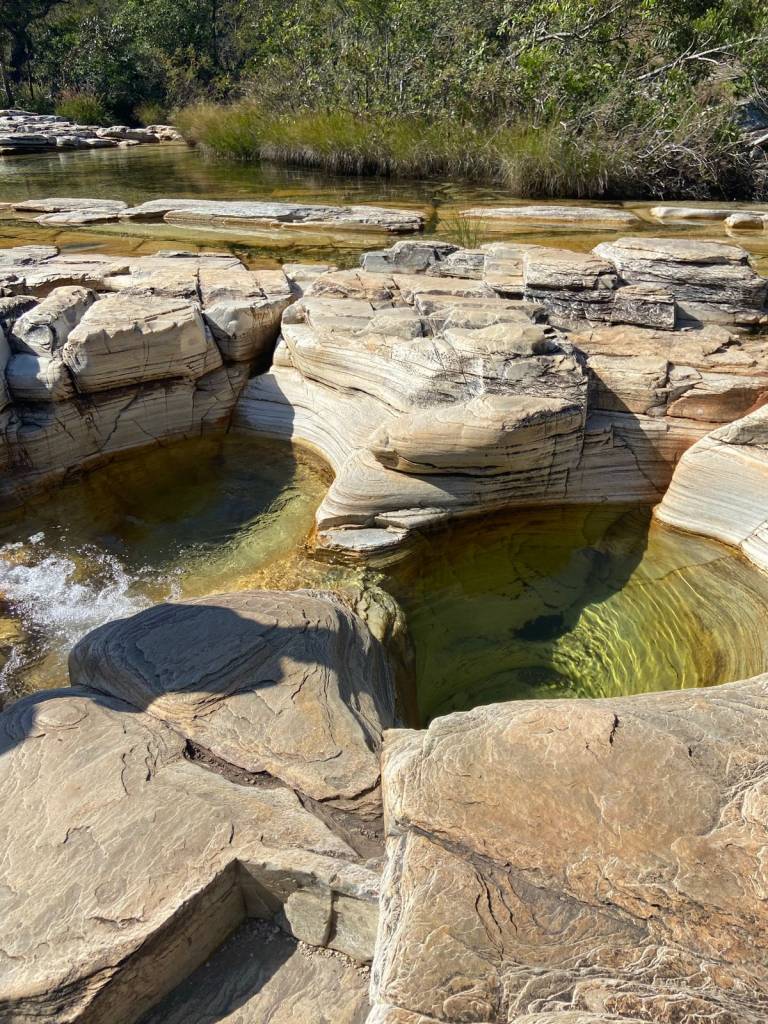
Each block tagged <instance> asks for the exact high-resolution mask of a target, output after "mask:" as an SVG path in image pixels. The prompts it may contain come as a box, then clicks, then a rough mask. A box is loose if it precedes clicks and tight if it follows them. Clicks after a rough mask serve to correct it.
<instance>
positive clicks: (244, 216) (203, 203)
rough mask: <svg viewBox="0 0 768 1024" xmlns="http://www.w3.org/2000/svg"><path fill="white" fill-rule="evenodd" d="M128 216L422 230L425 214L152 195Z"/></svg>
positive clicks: (203, 223)
mask: <svg viewBox="0 0 768 1024" xmlns="http://www.w3.org/2000/svg"><path fill="white" fill-rule="evenodd" d="M120 216H121V219H125V220H165V221H166V222H167V223H169V224H182V225H183V224H195V225H198V226H210V227H214V228H216V227H219V228H231V227H240V228H247V227H249V226H250V227H256V228H258V227H261V228H265V227H266V228H274V227H280V226H294V227H301V226H305V227H315V228H317V227H320V228H322V227H326V228H331V227H332V228H335V229H339V228H342V229H361V228H367V229H373V230H384V231H388V232H391V233H394V234H401V233H404V232H405V233H407V232H414V231H420V230H421V229H422V227H423V226H424V218H423V216H422V215H421V214H420V213H415V212H411V211H409V210H394V209H387V208H384V207H377V206H320V205H307V204H302V203H274V202H221V201H216V200H210V199H150V200H149V201H148V202H145V203H141V204H140V205H139V206H134V207H131V208H129V209H127V210H125V211H123V213H121V215H120Z"/></svg>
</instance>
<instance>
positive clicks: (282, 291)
mask: <svg viewBox="0 0 768 1024" xmlns="http://www.w3.org/2000/svg"><path fill="white" fill-rule="evenodd" d="M56 202H58V201H56ZM0 291H2V294H3V295H4V296H6V298H2V299H0V304H2V305H3V314H2V334H3V339H2V342H0V362H1V363H2V366H3V368H4V370H5V373H4V375H3V388H2V390H0V417H1V419H0V465H3V466H5V467H7V468H8V469H9V470H11V471H12V472H9V473H7V474H6V475H5V476H4V477H3V478H2V480H0V493H1V494H2V495H3V498H4V499H5V500H11V499H17V498H22V497H24V495H25V494H28V493H30V492H31V491H32V490H34V489H35V488H38V487H40V486H43V485H47V484H49V483H51V482H53V481H55V480H56V479H58V478H60V477H61V476H63V475H64V474H66V473H67V472H68V471H70V470H72V469H79V468H82V467H85V466H88V465H92V464H95V463H96V462H98V461H99V460H102V459H104V458H107V457H111V456H114V455H115V454H117V453H119V452H121V451H125V450H128V449H130V448H134V447H140V446H143V445H147V444H155V443H158V442H159V441H163V440H170V439H177V438H184V437H191V436H196V435H199V434H201V433H204V432H206V431H208V430H214V429H220V428H222V427H223V426H226V424H227V423H228V422H229V418H230V416H231V413H232V410H233V408H234V405H235V402H236V400H237V397H238V395H239V393H240V390H241V388H242V386H243V384H244V383H245V381H246V379H247V377H248V375H249V373H250V372H251V371H252V370H253V369H254V368H258V367H263V366H264V365H266V364H267V363H268V361H269V359H270V357H271V353H272V348H273V346H274V343H275V339H276V337H277V335H278V332H279V324H280V317H281V314H282V312H283V310H284V309H285V308H286V306H287V305H288V304H289V303H290V302H291V301H292V298H293V295H292V291H291V283H290V281H289V280H288V278H286V276H285V274H284V273H283V272H282V271H274V270H265V271H249V270H246V269H245V267H244V266H243V265H242V264H241V263H240V261H239V260H237V259H236V258H234V257H231V256H223V255H216V254H202V255H193V254H188V253H171V252H168V253H159V254H157V255H156V256H151V257H140V258H138V259H127V260H114V259H111V258H109V257H105V256H92V255H88V254H78V255H75V256H69V255H63V254H59V253H58V251H57V250H56V249H54V248H51V247H46V246H27V247H19V248H16V249H6V250H2V251H0Z"/></svg>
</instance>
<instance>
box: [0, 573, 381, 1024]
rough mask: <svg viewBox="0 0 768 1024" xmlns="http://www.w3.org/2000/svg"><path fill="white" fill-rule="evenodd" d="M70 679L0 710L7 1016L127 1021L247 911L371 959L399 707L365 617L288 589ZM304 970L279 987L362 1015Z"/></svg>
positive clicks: (145, 630)
mask: <svg viewBox="0 0 768 1024" xmlns="http://www.w3.org/2000/svg"><path fill="white" fill-rule="evenodd" d="M182 635H183V637H184V642H183V646H184V653H185V655H186V660H182V659H180V657H179V655H180V653H181V651H180V648H179V647H178V646H177V645H178V643H179V638H180V637H181V636H182ZM71 674H72V681H73V683H74V684H75V685H74V686H73V688H72V689H68V690H57V691H53V692H49V693H44V694H37V695H35V696H33V697H29V698H26V699H24V700H21V701H19V702H18V703H16V704H14V705H13V706H12V707H10V708H9V709H7V710H6V711H5V712H4V713H3V714H2V715H0V780H2V790H3V794H4V799H5V801H6V808H7V810H6V813H5V814H4V815H3V820H2V824H0V841H2V847H3V851H4V857H3V867H2V871H1V873H0V879H1V882H0V903H2V910H3V921H4V923H5V926H6V937H5V940H4V941H3V943H2V948H0V1016H1V1017H2V1018H3V1019H4V1020H9V1021H10V1020H12V1021H14V1022H16V1024H26V1022H30V1024H31V1022H32V1021H50V1022H54V1021H55V1022H56V1024H66V1022H74V1021H83V1022H85V1021H91V1022H104V1024H106V1022H109V1024H129V1022H133V1021H136V1020H138V1019H139V1017H140V1016H141V1015H142V1014H143V1013H144V1011H145V1010H147V1009H148V1008H149V1007H151V1006H152V1005H153V1004H154V1003H155V1002H157V1000H158V999H160V998H161V997H162V996H164V995H165V994H166V993H167V992H168V991H169V990H170V989H171V988H173V987H174V986H175V985H176V984H177V983H178V982H180V981H181V980H182V979H183V978H185V977H186V976H187V975H189V974H190V972H192V971H193V970H194V969H195V968H196V967H197V966H198V965H199V964H201V963H202V962H203V961H204V960H205V959H206V958H207V957H208V956H209V955H210V954H211V953H212V952H213V951H214V950H215V949H216V948H217V947H218V946H219V945H220V943H221V942H222V941H223V940H224V939H226V938H227V936H228V935H229V934H230V933H231V932H232V931H233V930H234V929H235V928H237V927H238V926H239V925H241V924H242V922H243V921H244V920H245V919H246V918H259V919H262V920H265V921H269V922H273V923H275V924H277V925H278V926H279V927H280V928H282V929H283V930H284V931H285V932H287V933H288V934H289V935H292V936H294V937H295V938H296V939H299V940H301V941H302V942H304V943H308V944H309V945H311V946H316V947H324V948H327V949H329V950H336V951H339V952H341V953H342V954H344V955H345V956H346V957H348V958H351V960H352V961H355V962H357V963H358V964H359V963H365V962H366V961H369V960H370V959H371V956H372V954H373V942H374V937H375V930H376V921H377V916H378V906H377V895H378V874H377V872H376V871H375V870H373V869H374V868H376V866H377V863H378V860H377V857H378V854H379V852H380V846H379V841H378V840H377V838H376V832H375V830H374V831H372V828H373V827H374V826H373V825H372V823H371V815H372V814H374V813H375V811H376V805H377V802H378V798H377V792H378V790H377V787H378V774H379V759H378V750H379V747H380V744H381V733H382V729H383V728H385V727H387V726H390V725H392V724H393V721H394V720H393V712H392V703H393V698H394V694H393V691H392V684H391V677H390V674H389V669H388V666H387V664H386V661H385V659H384V655H383V652H382V650H381V648H380V646H379V644H378V642H377V641H376V640H375V639H374V638H373V636H372V635H371V634H370V632H369V631H368V630H367V628H366V626H365V625H364V624H363V623H362V621H361V620H359V619H358V618H357V617H356V616H355V615H354V614H353V613H351V612H350V611H348V610H347V609H346V607H345V606H343V605H342V604H341V603H340V602H339V601H338V600H337V599H334V598H332V597H331V596H329V595H322V594H313V593H301V592H299V593H295V594H269V593H254V594H250V595H249V594H239V595H236V596H235V597H233V598H218V599H217V600H216V601H215V602H211V603H208V604H206V603H204V602H197V603H194V604H187V605H177V606H165V607H160V608H158V609H152V610H150V611H149V612H146V613H141V614H140V615H139V616H137V617H135V618H134V619H129V620H126V621H124V622H119V623H115V624H113V625H111V626H108V627H105V628H104V629H102V630H101V631H97V633H95V634H94V635H93V636H91V637H89V638H86V640H85V641H83V642H82V643H81V645H80V646H79V647H78V648H77V649H76V651H75V653H74V654H73V658H72V673H71ZM118 695H119V696H118ZM361 851H362V855H361ZM371 857H373V859H371ZM300 967H301V965H300V963H298V964H297V963H294V964H293V967H292V969H290V970H286V971H285V974H284V980H283V985H284V986H286V985H291V986H293V989H294V990H295V991H297V992H300V991H302V990H303V989H304V988H305V986H306V985H309V986H310V994H311V992H312V986H316V985H318V984H321V983H326V982H327V983H328V984H331V983H332V984H334V985H336V986H337V998H338V999H339V1000H340V1006H341V1007H343V1006H344V1001H345V1000H346V1001H347V1004H348V1007H349V1009H348V1013H347V1016H346V1017H344V1016H343V1014H342V1015H341V1016H340V1017H339V1020H348V1021H349V1022H350V1024H353V1022H359V1021H361V1019H362V1015H363V1014H364V1010H365V999H364V996H363V991H362V987H361V985H360V984H359V982H358V983H357V984H353V985H352V986H351V988H350V980H349V979H345V976H344V972H341V974H339V973H337V975H336V977H335V978H334V973H333V971H329V970H323V969H320V970H318V971H315V972H314V974H313V969H312V967H311V965H310V966H308V967H307V968H306V970H301V969H300ZM307 1004H309V1006H310V1007H315V1008H316V1006H317V1003H316V1002H315V1001H314V999H312V998H307V994H305V997H304V1002H303V1004H302V1002H301V1000H300V1001H299V1004H298V1005H299V1006H301V1005H304V1006H305V1011H304V1012H306V1014H307V1015H306V1016H301V1017H297V1018H295V1019H296V1020H310V1019H313V1018H312V1017H311V1013H310V1010H308V1009H306V1007H307ZM314 1019H317V1018H314Z"/></svg>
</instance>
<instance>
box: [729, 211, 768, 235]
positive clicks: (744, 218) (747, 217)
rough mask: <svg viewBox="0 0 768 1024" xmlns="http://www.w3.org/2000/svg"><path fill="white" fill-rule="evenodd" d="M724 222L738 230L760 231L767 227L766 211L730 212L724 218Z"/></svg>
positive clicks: (767, 217) (767, 214) (767, 216)
mask: <svg viewBox="0 0 768 1024" xmlns="http://www.w3.org/2000/svg"><path fill="white" fill-rule="evenodd" d="M725 223H726V226H727V227H729V228H735V229H737V230H739V231H762V229H763V228H765V227H768V213H745V212H740V213H732V214H731V215H730V216H728V217H726V218H725Z"/></svg>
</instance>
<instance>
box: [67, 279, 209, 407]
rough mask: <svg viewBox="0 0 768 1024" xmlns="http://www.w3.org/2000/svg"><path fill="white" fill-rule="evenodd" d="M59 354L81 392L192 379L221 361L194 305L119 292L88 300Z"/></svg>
mask: <svg viewBox="0 0 768 1024" xmlns="http://www.w3.org/2000/svg"><path fill="white" fill-rule="evenodd" d="M62 357H63V359H64V362H65V363H66V365H67V366H68V367H69V369H70V371H71V372H72V376H73V378H74V381H75V387H76V388H77V390H78V391H80V392H83V393H90V392H94V391H103V390H106V389H110V388H116V387H120V386H123V385H136V384H141V383H144V382H145V381H152V380H163V379H169V378H174V377H182V378H186V379H188V380H195V379H196V378H198V377H202V376H203V375H204V374H205V373H209V372H211V371H212V370H215V369H216V368H217V367H218V366H221V356H220V354H219V351H218V349H217V348H216V346H215V345H214V343H213V341H212V340H211V339H210V338H209V337H208V335H207V333H206V330H205V325H204V323H203V319H202V316H201V314H200V310H199V308H198V307H197V306H195V305H193V304H191V303H188V302H183V301H180V300H172V299H162V298H158V297H155V296H141V297H139V296H132V295H123V294H117V295H110V296H107V297H106V298H104V299H101V300H100V301H99V302H97V303H96V304H95V305H94V306H91V308H90V309H89V310H88V311H87V312H86V314H85V315H84V316H83V317H82V319H81V320H80V323H79V324H78V326H77V327H76V328H75V329H74V330H73V331H72V332H71V333H70V335H69V339H68V340H67V343H66V344H65V345H64V347H63V349H62Z"/></svg>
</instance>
